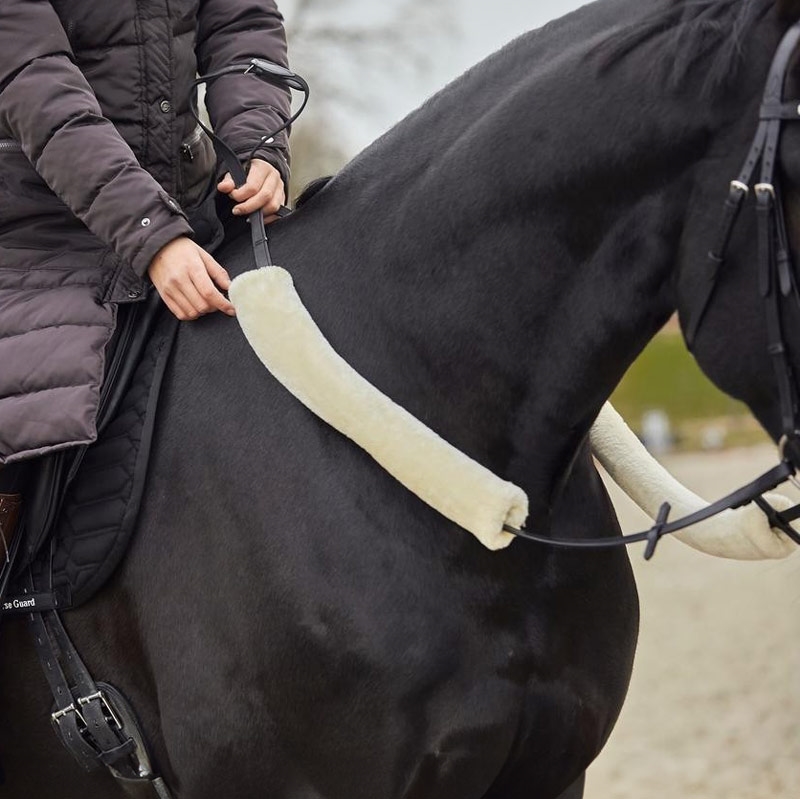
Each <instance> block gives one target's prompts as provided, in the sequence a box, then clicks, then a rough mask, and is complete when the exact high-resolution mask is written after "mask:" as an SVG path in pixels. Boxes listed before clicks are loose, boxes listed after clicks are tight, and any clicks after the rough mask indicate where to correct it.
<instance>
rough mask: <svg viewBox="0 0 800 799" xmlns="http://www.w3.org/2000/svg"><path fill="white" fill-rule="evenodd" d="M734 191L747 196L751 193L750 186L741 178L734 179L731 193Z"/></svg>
mask: <svg viewBox="0 0 800 799" xmlns="http://www.w3.org/2000/svg"><path fill="white" fill-rule="evenodd" d="M734 192H736V193H737V194H740V195H743V196H745V197H746V196H747V195H748V194H750V187H749V186H748V185H747V184H746V183H742V181H741V180H732V181H731V194H733V193H734Z"/></svg>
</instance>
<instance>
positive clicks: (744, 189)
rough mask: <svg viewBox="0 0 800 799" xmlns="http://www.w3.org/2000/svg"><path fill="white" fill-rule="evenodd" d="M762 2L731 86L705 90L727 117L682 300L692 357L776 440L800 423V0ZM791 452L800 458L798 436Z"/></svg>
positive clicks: (691, 242) (705, 175)
mask: <svg viewBox="0 0 800 799" xmlns="http://www.w3.org/2000/svg"><path fill="white" fill-rule="evenodd" d="M735 5H738V4H735ZM750 5H751V6H757V5H758V4H756V3H752V4H750ZM760 5H761V11H760V12H759V14H758V15H757V17H756V21H755V22H754V24H753V26H752V28H751V29H750V30H749V31H747V34H746V36H744V38H743V41H742V42H741V57H740V63H739V64H738V67H737V77H736V79H735V81H734V82H733V89H731V88H730V87H729V88H728V89H721V90H720V91H719V92H718V94H717V95H716V96H715V97H714V98H709V103H712V104H716V105H717V107H718V108H719V113H720V119H724V122H723V123H722V124H721V126H720V129H719V133H718V135H717V137H716V139H715V143H714V144H712V146H711V150H710V152H709V154H708V157H707V158H706V159H705V160H704V162H703V164H702V165H701V167H700V170H699V174H698V176H697V181H696V185H695V187H694V193H695V201H694V202H693V203H692V207H691V210H690V212H689V214H690V215H689V218H688V220H687V225H686V229H685V232H684V241H683V245H682V259H681V265H680V278H679V286H678V304H679V310H680V314H681V321H682V325H683V328H684V332H685V334H686V337H687V340H688V342H689V344H690V346H691V348H692V350H693V352H694V354H695V356H696V358H697V360H698V362H699V363H700V365H701V366H702V367H703V369H704V370H705V371H706V373H707V374H708V375H709V376H710V377H711V378H712V379H713V380H714V382H715V383H717V385H719V386H720V387H721V388H722V389H723V390H724V391H726V392H727V393H728V394H730V395H732V396H735V397H737V398H739V399H741V400H743V401H744V402H746V403H747V404H748V406H749V407H750V408H751V410H752V411H753V413H754V414H755V416H756V417H757V418H758V420H759V421H760V422H761V424H762V425H763V426H764V427H765V428H766V430H767V431H768V432H769V434H770V435H771V436H772V437H773V439H775V440H776V441H779V440H781V439H782V438H784V437H786V436H788V437H789V439H792V438H793V437H795V436H794V435H793V433H794V431H796V430H798V429H800V407H798V397H800V383H799V382H798V377H800V0H778V2H776V3H774V4H770V3H767V4H760ZM795 438H798V439H800V434H798V436H796V437H795ZM789 453H790V455H791V459H792V460H793V461H794V462H795V465H800V445H795V446H794V447H790V448H789Z"/></svg>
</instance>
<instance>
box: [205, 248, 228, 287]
mask: <svg viewBox="0 0 800 799" xmlns="http://www.w3.org/2000/svg"><path fill="white" fill-rule="evenodd" d="M201 257H202V259H203V263H204V264H205V265H206V271H207V272H208V274H209V275H210V276H211V279H212V280H213V281H214V282H215V283H216V284H217V285H218V286H219V287H220V288H221V289H222V290H223V291H227V290H228V289H229V288H230V287H231V276H230V275H229V274H228V271H227V270H226V269H225V267H224V266H222V264H220V263H218V262H217V261H216V260H215V259H214V257H213V256H212V255H211V254H210V253H207V252H206V251H205V250H203V252H202V253H201Z"/></svg>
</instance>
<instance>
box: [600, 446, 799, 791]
mask: <svg viewBox="0 0 800 799" xmlns="http://www.w3.org/2000/svg"><path fill="white" fill-rule="evenodd" d="M662 460H663V463H664V464H665V465H666V466H667V468H668V469H669V470H670V471H671V472H672V473H673V474H674V475H675V476H676V477H678V478H679V479H680V480H681V481H682V482H684V483H685V484H686V485H688V486H689V487H691V488H692V489H693V490H694V491H695V492H696V493H698V494H700V495H702V496H704V497H706V498H707V499H716V498H718V497H719V496H721V495H722V494H723V493H726V492H727V491H728V490H730V489H733V488H736V487H738V486H739V485H740V484H742V483H743V482H746V481H747V480H749V479H752V478H753V477H755V476H756V475H757V474H758V473H760V472H761V471H763V470H766V469H767V468H768V467H769V466H771V465H774V464H775V462H776V456H775V451H774V449H773V448H772V447H769V446H760V447H756V448H750V449H740V450H732V451H728V452H724V453H718V454H692V455H673V456H670V457H667V458H663V459H662ZM612 497H613V498H614V502H615V504H616V505H617V509H618V512H619V513H620V518H621V520H622V525H623V528H624V529H625V530H626V531H627V532H632V531H634V530H638V529H642V528H643V527H646V526H647V520H646V518H645V517H644V516H643V514H641V512H640V511H639V510H638V509H637V508H635V507H633V506H632V505H631V503H630V501H629V500H628V499H627V497H624V495H621V494H620V493H619V491H618V490H617V489H616V486H614V487H613V488H612ZM630 554H631V558H632V562H633V564H634V570H635V572H636V575H637V582H638V586H639V595H640V601H641V607H642V626H641V634H640V638H639V648H638V654H637V659H636V664H635V667H634V673H633V680H632V683H631V687H630V691H629V693H628V699H627V702H626V704H625V707H624V708H623V711H622V715H621V717H620V720H619V722H618V724H617V727H616V729H615V731H614V733H613V735H612V737H611V740H610V741H609V743H608V745H607V746H606V748H605V750H604V751H603V753H602V754H601V755H600V757H599V758H598V760H597V761H596V762H595V763H594V764H593V766H592V767H591V769H590V770H589V779H588V785H587V790H586V799H799V798H800V554H797V555H794V556H792V557H791V558H789V559H787V560H784V561H777V562H776V561H763V562H758V563H738V562H732V561H723V560H718V559H713V558H709V557H708V556H704V555H700V554H698V553H696V552H694V551H693V550H690V549H689V548H688V547H684V546H683V545H682V544H680V543H678V542H677V541H672V540H670V541H665V542H663V543H662V545H661V549H660V551H659V552H658V553H657V555H656V558H655V559H654V560H653V561H651V562H650V563H649V564H648V563H645V562H644V560H643V559H642V550H641V548H640V547H639V546H636V547H634V548H633V549H632V550H631V553H630Z"/></svg>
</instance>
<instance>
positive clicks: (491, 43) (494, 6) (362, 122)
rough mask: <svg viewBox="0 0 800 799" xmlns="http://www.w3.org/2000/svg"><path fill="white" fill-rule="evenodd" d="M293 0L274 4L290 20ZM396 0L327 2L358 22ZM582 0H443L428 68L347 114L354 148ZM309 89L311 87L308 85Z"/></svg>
mask: <svg viewBox="0 0 800 799" xmlns="http://www.w3.org/2000/svg"><path fill="white" fill-rule="evenodd" d="M294 2H296V0H283V2H280V0H279V6H280V7H281V9H282V10H283V12H284V14H285V16H286V19H287V22H288V23H289V24H290V25H291V17H292V10H293V5H294ZM397 2H398V0H382V1H381V2H380V3H376V1H375V0H349V2H343V3H341V4H337V5H335V6H332V7H331V13H335V14H337V15H339V16H338V18H339V19H341V15H342V13H343V12H345V11H346V13H348V14H353V15H355V16H357V18H358V19H359V21H360V22H362V23H363V22H364V21H365V20H370V19H373V18H374V19H376V20H381V19H383V18H385V15H386V9H387V8H391V7H392V5H393V4H396V3H397ZM585 2H586V0H449V9H450V15H451V17H452V20H451V22H452V25H451V26H450V27H449V28H447V29H443V30H442V31H441V32H440V34H437V33H436V32H432V35H434V36H436V37H437V38H436V39H435V40H432V42H431V51H433V52H435V58H433V59H432V63H431V69H430V71H429V72H427V73H426V74H425V75H421V76H418V77H416V78H412V77H405V76H404V77H403V79H402V84H401V85H397V84H394V85H392V86H391V87H387V88H388V89H389V91H387V92H385V96H386V97H387V101H386V103H385V108H383V109H379V110H376V111H375V112H373V113H372V114H371V115H365V116H364V117H363V118H359V119H350V122H351V123H352V124H351V130H350V131H348V133H349V138H351V139H352V141H353V147H354V150H359V149H361V148H363V147H364V146H366V145H367V144H369V142H371V141H372V140H373V139H375V138H377V136H378V135H380V134H381V133H382V132H383V131H384V130H385V129H386V128H388V127H390V126H391V125H392V124H394V123H395V122H397V121H398V120H400V119H402V118H403V117H404V116H405V115H406V114H407V113H408V112H409V111H411V110H413V109H414V108H416V107H417V106H418V105H420V104H421V103H422V102H423V100H425V99H426V98H427V97H429V96H430V95H431V94H433V93H434V92H435V91H437V90H438V89H440V88H441V87H442V86H444V85H445V84H447V83H448V82H449V81H451V80H452V79H453V78H455V77H457V76H458V75H460V74H461V73H462V72H464V71H465V70H466V69H468V68H469V67H470V66H472V65H473V64H475V63H477V62H478V61H480V60H481V59H483V58H484V57H486V56H487V55H489V54H490V53H492V52H494V51H495V50H497V49H499V48H500V47H502V46H503V45H504V44H506V43H507V42H509V41H511V40H512V39H514V38H515V37H516V36H518V35H520V34H522V33H525V32H526V31H529V30H533V29H535V28H539V27H541V26H542V25H543V24H544V23H546V22H548V21H549V20H551V19H555V18H556V17H560V16H563V15H564V14H567V13H569V12H570V11H573V10H574V9H576V8H578V7H580V6H582V5H585ZM312 89H313V87H312Z"/></svg>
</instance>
